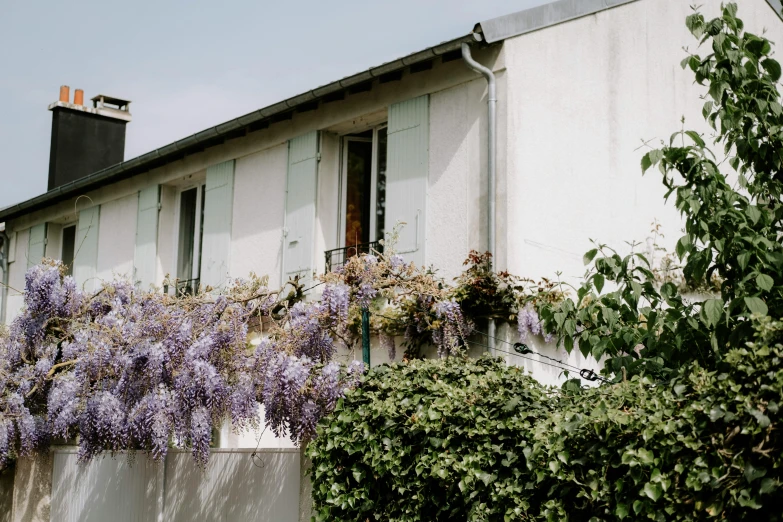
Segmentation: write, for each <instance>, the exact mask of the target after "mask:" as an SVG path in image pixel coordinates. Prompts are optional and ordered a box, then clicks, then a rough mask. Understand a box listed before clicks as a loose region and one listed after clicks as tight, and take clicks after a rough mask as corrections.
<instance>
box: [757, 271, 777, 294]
mask: <svg viewBox="0 0 783 522" xmlns="http://www.w3.org/2000/svg"><path fill="white" fill-rule="evenodd" d="M756 284H757V285H758V287H759V288H761V289H762V290H772V286H773V285H774V284H775V281H774V280H773V279H772V278H771V277H770V276H768V275H767V274H759V275H757V276H756Z"/></svg>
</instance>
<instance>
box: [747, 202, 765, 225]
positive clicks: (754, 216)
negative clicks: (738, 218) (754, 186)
mask: <svg viewBox="0 0 783 522" xmlns="http://www.w3.org/2000/svg"><path fill="white" fill-rule="evenodd" d="M745 213H746V214H747V215H748V217H749V218H750V221H751V223H753V224H754V225H755V224H756V223H758V221H759V219H761V211H760V210H759V208H758V207H757V206H755V205H748V208H747V209H745Z"/></svg>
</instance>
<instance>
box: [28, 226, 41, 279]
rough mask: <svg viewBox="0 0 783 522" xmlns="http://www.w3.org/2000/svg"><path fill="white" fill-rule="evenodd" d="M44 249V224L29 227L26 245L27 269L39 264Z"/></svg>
mask: <svg viewBox="0 0 783 522" xmlns="http://www.w3.org/2000/svg"><path fill="white" fill-rule="evenodd" d="M45 249H46V223H41V224H40V225H35V226H34V227H30V235H29V236H28V243H27V268H30V267H31V266H33V265H39V264H41V260H42V259H43V258H44V251H45Z"/></svg>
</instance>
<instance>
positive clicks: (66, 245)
mask: <svg viewBox="0 0 783 522" xmlns="http://www.w3.org/2000/svg"><path fill="white" fill-rule="evenodd" d="M75 255H76V225H71V226H70V227H64V228H63V248H62V255H61V256H60V259H61V260H62V262H63V265H64V266H65V274H66V275H73V260H74V257H75Z"/></svg>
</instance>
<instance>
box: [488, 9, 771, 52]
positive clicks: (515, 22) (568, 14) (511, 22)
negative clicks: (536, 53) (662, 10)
mask: <svg viewBox="0 0 783 522" xmlns="http://www.w3.org/2000/svg"><path fill="white" fill-rule="evenodd" d="M637 1H638V0H558V1H557V2H551V3H549V4H544V5H540V6H538V7H533V8H531V9H525V10H524V11H519V12H516V13H511V14H508V15H505V16H499V17H497V18H492V19H491V20H486V21H484V22H481V23H480V24H479V25H480V26H481V31H482V33H483V35H484V40H486V42H487V43H493V42H498V41H500V40H505V39H506V38H513V37H514V36H519V35H521V34H525V33H530V32H533V31H538V30H539V29H544V28H546V27H551V26H553V25H557V24H560V23H563V22H568V21H569V20H575V19H577V18H581V17H583V16H587V15H590V14H594V13H597V12H599V11H604V10H606V9H611V8H613V7H617V6H619V5H623V4H630V3H631V2H637ZM769 1H778V0H769Z"/></svg>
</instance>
